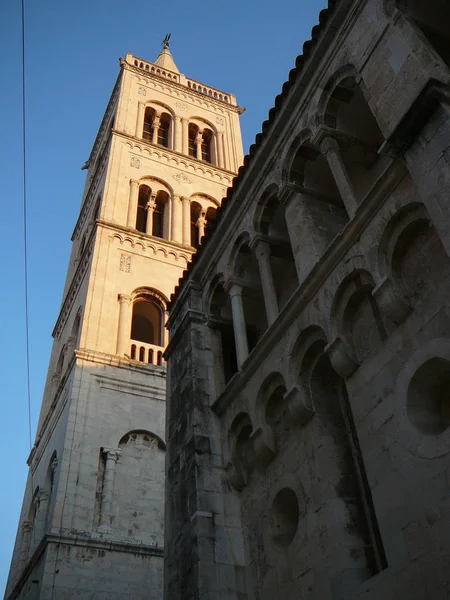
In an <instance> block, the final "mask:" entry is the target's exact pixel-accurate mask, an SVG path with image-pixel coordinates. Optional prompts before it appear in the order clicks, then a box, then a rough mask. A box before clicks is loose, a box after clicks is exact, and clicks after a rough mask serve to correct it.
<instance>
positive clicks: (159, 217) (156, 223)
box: [152, 190, 169, 238]
mask: <svg viewBox="0 0 450 600" xmlns="http://www.w3.org/2000/svg"><path fill="white" fill-rule="evenodd" d="M168 202H169V194H168V193H167V192H165V191H163V190H161V191H159V192H158V193H157V195H156V199H155V206H154V207H153V215H152V235H154V236H155V237H159V238H165V237H166V231H165V221H166V219H165V213H166V210H167V207H168Z"/></svg>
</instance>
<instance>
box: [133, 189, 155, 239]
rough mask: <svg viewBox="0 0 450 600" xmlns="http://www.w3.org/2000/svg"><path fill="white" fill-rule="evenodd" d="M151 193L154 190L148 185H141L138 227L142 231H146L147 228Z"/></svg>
mask: <svg viewBox="0 0 450 600" xmlns="http://www.w3.org/2000/svg"><path fill="white" fill-rule="evenodd" d="M151 194H152V190H151V189H150V188H149V186H148V185H141V186H139V195H138V206H137V214H136V229H137V230H138V231H141V232H142V233H145V232H146V228H147V204H148V203H149V201H150V198H151Z"/></svg>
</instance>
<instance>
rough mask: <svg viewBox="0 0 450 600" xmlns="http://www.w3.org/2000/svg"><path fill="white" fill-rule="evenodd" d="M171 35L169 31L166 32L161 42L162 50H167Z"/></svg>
mask: <svg viewBox="0 0 450 600" xmlns="http://www.w3.org/2000/svg"><path fill="white" fill-rule="evenodd" d="M171 35H172V34H171V33H166V37H165V38H164V39H163V41H162V42H161V45H162V47H163V50H167V49H168V48H169V40H170V36H171Z"/></svg>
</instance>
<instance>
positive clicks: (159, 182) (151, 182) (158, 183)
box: [139, 175, 173, 196]
mask: <svg viewBox="0 0 450 600" xmlns="http://www.w3.org/2000/svg"><path fill="white" fill-rule="evenodd" d="M141 185H147V186H148V187H149V188H150V189H151V190H152V192H153V193H154V194H156V193H158V192H160V191H163V192H167V193H168V194H169V196H172V195H173V187H172V186H171V185H169V184H168V183H167V181H164V179H160V178H159V177H154V176H153V175H148V176H147V175H144V176H143V177H142V178H141V179H140V180H139V186H141Z"/></svg>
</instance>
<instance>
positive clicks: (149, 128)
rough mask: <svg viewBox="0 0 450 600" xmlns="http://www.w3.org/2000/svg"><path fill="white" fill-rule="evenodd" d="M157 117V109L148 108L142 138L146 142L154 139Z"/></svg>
mask: <svg viewBox="0 0 450 600" xmlns="http://www.w3.org/2000/svg"><path fill="white" fill-rule="evenodd" d="M155 115H156V111H155V109H154V108H151V107H150V106H147V108H146V109H145V114H144V130H143V132H142V137H143V138H144V140H149V141H150V142H151V141H152V139H153V121H154V120H155Z"/></svg>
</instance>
